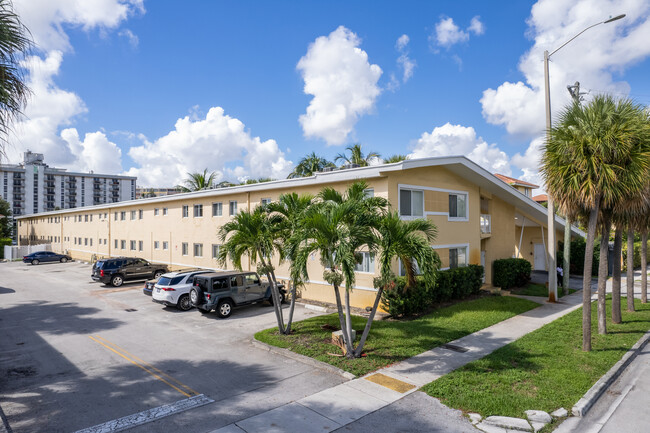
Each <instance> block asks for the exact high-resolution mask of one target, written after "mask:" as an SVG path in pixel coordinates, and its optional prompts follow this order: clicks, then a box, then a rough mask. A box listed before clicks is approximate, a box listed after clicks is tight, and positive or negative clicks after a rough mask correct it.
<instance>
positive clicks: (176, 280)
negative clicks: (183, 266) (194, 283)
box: [158, 275, 185, 286]
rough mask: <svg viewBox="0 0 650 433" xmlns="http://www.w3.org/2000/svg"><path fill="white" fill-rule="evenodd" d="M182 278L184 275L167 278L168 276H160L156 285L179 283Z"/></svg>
mask: <svg viewBox="0 0 650 433" xmlns="http://www.w3.org/2000/svg"><path fill="white" fill-rule="evenodd" d="M183 278H185V275H181V276H180V277H174V278H169V277H160V279H159V280H158V285H159V286H175V285H176V284H178V283H180V282H181V281H182V280H183Z"/></svg>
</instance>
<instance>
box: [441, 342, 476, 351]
mask: <svg viewBox="0 0 650 433" xmlns="http://www.w3.org/2000/svg"><path fill="white" fill-rule="evenodd" d="M441 347H442V348H443V349H447V350H453V351H454V352H460V353H465V352H468V351H469V349H467V348H466V347H461V346H456V345H455V344H443V345H442V346H441Z"/></svg>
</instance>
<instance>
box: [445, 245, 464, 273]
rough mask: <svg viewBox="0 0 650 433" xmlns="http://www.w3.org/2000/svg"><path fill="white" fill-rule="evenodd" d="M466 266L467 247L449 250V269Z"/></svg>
mask: <svg viewBox="0 0 650 433" xmlns="http://www.w3.org/2000/svg"><path fill="white" fill-rule="evenodd" d="M462 266H467V247H454V248H449V267H450V268H451V269H453V268H458V267H462Z"/></svg>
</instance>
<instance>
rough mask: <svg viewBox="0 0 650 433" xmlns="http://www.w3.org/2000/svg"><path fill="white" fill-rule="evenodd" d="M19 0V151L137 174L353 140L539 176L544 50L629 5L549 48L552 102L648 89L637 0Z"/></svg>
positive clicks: (156, 178) (285, 164) (267, 169)
mask: <svg viewBox="0 0 650 433" xmlns="http://www.w3.org/2000/svg"><path fill="white" fill-rule="evenodd" d="M15 5H16V9H17V10H18V12H19V13H20V14H21V16H22V17H23V20H24V22H25V24H26V25H27V26H28V27H29V28H30V30H31V31H32V33H33V35H34V38H35V40H36V42H37V43H38V48H37V49H36V50H35V53H34V56H33V57H32V58H31V59H30V60H29V61H27V62H26V63H25V66H26V67H27V68H28V80H29V82H30V84H31V85H32V88H33V90H34V95H33V97H32V100H31V101H30V105H28V107H27V110H26V114H27V118H26V119H25V120H24V121H22V122H21V123H20V124H19V125H18V126H17V128H16V134H15V137H13V138H12V145H11V148H10V149H9V152H8V156H9V159H10V160H11V162H18V160H19V155H20V152H22V151H24V150H26V149H30V150H32V151H36V152H43V153H45V158H46V162H48V163H49V164H50V165H52V166H57V167H65V168H68V169H71V170H75V171H79V170H95V171H96V172H108V173H128V174H131V175H137V176H138V178H139V181H138V183H139V184H140V185H142V186H172V185H174V184H176V183H178V182H180V180H181V179H182V178H183V177H184V176H185V175H186V173H187V172H190V171H201V170H203V168H208V169H209V170H214V171H217V172H218V175H219V177H220V178H222V179H229V180H233V181H234V180H238V179H239V180H243V179H245V178H248V177H252V178H256V177H261V176H270V177H276V178H277V177H284V176H286V175H287V174H288V173H289V172H290V171H291V169H292V167H293V165H295V164H296V163H297V162H298V161H299V160H300V158H301V157H302V156H304V155H305V154H307V153H309V152H311V151H316V152H317V153H319V154H321V155H323V156H325V157H327V158H330V159H332V158H333V157H334V156H335V155H336V154H337V153H339V152H342V151H343V150H344V148H345V146H346V145H349V144H352V143H357V142H359V143H361V144H362V145H363V148H364V149H365V150H366V151H370V150H372V151H377V152H379V153H381V155H382V156H390V155H393V154H396V153H401V154H410V155H411V157H422V156H436V155H449V154H465V155H467V156H469V157H470V158H472V159H474V160H475V161H476V162H478V163H479V164H481V165H483V166H484V167H485V168H487V169H489V170H491V171H498V172H502V173H505V174H511V175H513V176H515V177H520V178H523V179H526V180H530V181H533V182H540V179H539V176H538V174H537V170H536V167H537V161H538V158H539V154H540V148H539V146H540V144H541V136H542V133H543V128H544V111H543V97H542V92H541V86H542V81H541V77H542V75H541V74H542V72H543V71H542V52H543V50H544V49H550V50H552V49H555V48H557V47H558V46H559V45H561V44H562V43H563V42H564V41H566V40H567V39H569V38H570V37H571V36H573V34H575V33H577V32H578V31H580V30H581V29H582V28H584V27H586V26H588V25H591V24H593V23H595V22H599V21H602V20H604V19H607V18H608V17H609V16H611V15H618V14H620V13H626V14H628V16H627V17H626V18H625V19H624V20H620V21H617V22H615V23H611V24H606V25H601V26H597V27H595V28H594V29H591V30H589V31H588V32H587V33H585V34H584V35H583V36H581V37H580V38H579V39H577V40H576V41H574V42H572V43H571V44H570V45H568V46H567V47H565V48H563V49H562V51H560V52H558V53H557V54H556V55H555V56H554V57H553V63H552V64H551V83H552V95H553V96H552V104H553V108H554V111H555V110H557V109H559V108H561V106H562V105H563V104H565V103H567V102H568V101H569V94H568V92H567V91H566V85H567V84H570V83H573V82H574V81H576V80H577V81H580V82H581V84H582V89H583V90H584V91H590V95H592V94H596V93H601V92H613V93H615V94H617V95H620V96H627V95H629V96H632V97H634V98H635V99H636V100H637V101H638V102H640V103H643V104H648V103H650V84H649V83H648V80H647V77H648V76H649V74H648V72H650V63H649V61H648V55H650V46H649V45H650V44H648V43H647V41H648V40H650V20H649V19H648V18H649V17H650V5H648V2H647V1H643V0H625V1H607V0H582V1H580V0H578V1H564V0H542V1H540V2H529V1H508V2H485V1H464V2H458V1H436V2H422V1H412V2H409V1H403V2H399V3H397V2H377V1H373V2H349V1H329V2H311V1H301V2H296V1H273V2H262V1H258V2H245V1H240V2H223V1H198V0H194V1H184V2H182V6H181V4H180V3H178V2H174V1H171V0H159V1H155V2H154V1H142V0H122V1H121V0H87V1H85V2H81V5H80V4H79V2H74V1H72V0H15ZM490 89H491V90H490ZM588 97H589V95H587V98H588Z"/></svg>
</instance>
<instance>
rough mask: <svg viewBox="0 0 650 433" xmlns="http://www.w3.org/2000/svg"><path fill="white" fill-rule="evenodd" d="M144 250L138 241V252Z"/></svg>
mask: <svg viewBox="0 0 650 433" xmlns="http://www.w3.org/2000/svg"><path fill="white" fill-rule="evenodd" d="M143 250H144V242H142V241H138V251H143Z"/></svg>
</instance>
